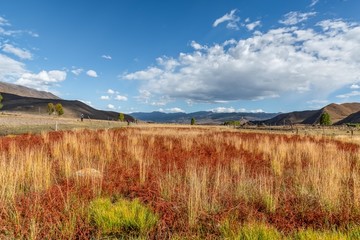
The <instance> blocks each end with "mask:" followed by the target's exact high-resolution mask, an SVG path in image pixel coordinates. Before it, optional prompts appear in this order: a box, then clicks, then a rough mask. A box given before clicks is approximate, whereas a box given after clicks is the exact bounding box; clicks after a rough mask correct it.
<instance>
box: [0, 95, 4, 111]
mask: <svg viewBox="0 0 360 240" xmlns="http://www.w3.org/2000/svg"><path fill="white" fill-rule="evenodd" d="M2 100H3V96H2V95H1V93H0V109H2V108H3V106H4V105H3V104H2Z"/></svg>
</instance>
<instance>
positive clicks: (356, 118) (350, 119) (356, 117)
mask: <svg viewBox="0 0 360 240" xmlns="http://www.w3.org/2000/svg"><path fill="white" fill-rule="evenodd" d="M346 123H360V111H359V112H356V113H353V114H351V115H349V116H347V117H346V118H344V119H343V120H341V121H339V122H337V123H336V124H337V125H341V124H346Z"/></svg>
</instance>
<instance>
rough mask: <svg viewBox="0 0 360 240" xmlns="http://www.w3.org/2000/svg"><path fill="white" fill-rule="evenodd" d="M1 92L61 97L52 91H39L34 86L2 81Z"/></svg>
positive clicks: (47, 97)
mask: <svg viewBox="0 0 360 240" xmlns="http://www.w3.org/2000/svg"><path fill="white" fill-rule="evenodd" d="M0 93H10V94H14V95H18V96H23V97H33V98H44V99H60V98H59V97H57V96H55V95H54V94H52V93H50V92H45V91H37V90H35V89H32V88H28V87H24V86H20V85H16V84H11V83H4V82H0Z"/></svg>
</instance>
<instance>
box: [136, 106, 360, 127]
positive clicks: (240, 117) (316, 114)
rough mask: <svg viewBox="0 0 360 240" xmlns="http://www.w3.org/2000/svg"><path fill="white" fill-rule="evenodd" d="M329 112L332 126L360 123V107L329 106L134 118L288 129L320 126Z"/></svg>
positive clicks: (140, 113)
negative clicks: (249, 124) (258, 125)
mask: <svg viewBox="0 0 360 240" xmlns="http://www.w3.org/2000/svg"><path fill="white" fill-rule="evenodd" d="M324 112H327V113H328V114H329V115H330V118H331V121H332V123H333V124H337V125H339V124H345V123H360V103H343V104H335V103H332V104H329V105H327V106H325V107H323V108H321V109H318V110H305V111H294V112H289V113H214V112H211V111H203V112H194V113H164V112H151V113H144V112H136V113H132V114H131V115H132V116H133V117H135V118H137V119H140V120H143V121H147V122H160V123H190V121H191V118H195V119H196V122H197V123H199V124H223V123H224V122H226V121H243V122H246V121H249V122H251V123H253V124H265V125H289V124H310V125H314V124H319V123H320V117H321V115H322V114H323V113H324Z"/></svg>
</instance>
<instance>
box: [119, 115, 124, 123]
mask: <svg viewBox="0 0 360 240" xmlns="http://www.w3.org/2000/svg"><path fill="white" fill-rule="evenodd" d="M119 121H120V122H123V121H125V115H124V114H123V113H120V114H119Z"/></svg>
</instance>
